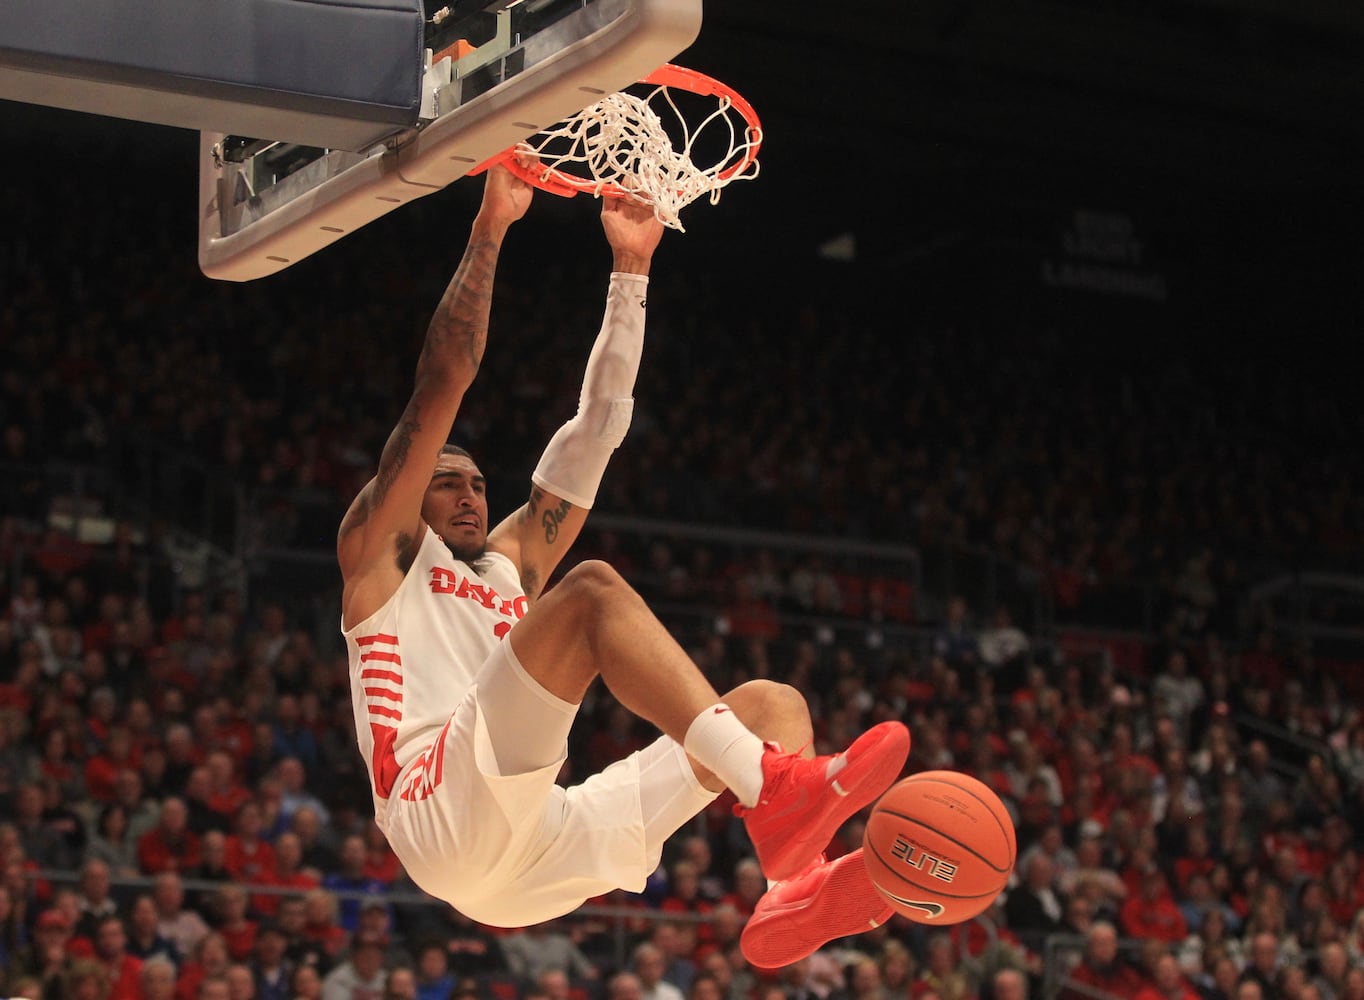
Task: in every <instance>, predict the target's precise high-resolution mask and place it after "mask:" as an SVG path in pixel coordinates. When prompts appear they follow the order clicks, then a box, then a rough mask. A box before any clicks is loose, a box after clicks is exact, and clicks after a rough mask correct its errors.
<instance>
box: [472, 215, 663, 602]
mask: <svg viewBox="0 0 1364 1000" xmlns="http://www.w3.org/2000/svg"><path fill="white" fill-rule="evenodd" d="M601 218H602V228H603V229H604V230H605V231H606V239H607V242H608V243H609V244H610V245H611V254H612V273H611V283H610V287H609V289H608V291H607V294H606V315H605V317H604V318H603V320H602V327H601V332H600V333H598V334H597V340H596V342H595V343H594V344H593V345H592V352H591V354H590V355H589V356H588V359H587V372H586V374H585V376H584V377H583V387H582V391H581V393H580V394H579V397H578V412H577V413H576V414H575V415H574V416H573V418H572V419H571V420H569V421H568V423H566V424H564V425H563V426H562V427H560V428H559V430H558V431H557V432H556V433H555V435H554V437H553V438H551V439H550V442H549V445H548V446H547V447H546V448H545V451H544V454H543V455H541V456H540V462H539V464H538V465H537V466H536V467H535V472H534V473H533V474H532V475H531V483H532V485H531V491H530V499H529V500H528V501H527V502H526V504H525V505H524V506H523V507H521V509H520V510H518V511H516V512H515V513H513V514H512V515H511V516H510V517H508V518H507V519H506V520H505V521H503V522H502V523H501V524H499V525H498V526H497V528H496V530H494V531H493V533H492V534H491V535H490V536H489V538H488V548H490V549H493V550H495V551H498V552H502V553H504V554H505V555H507V556H508V557H509V558H510V559H511V560H512V562H514V563H515V564H516V565H517V566H518V567H519V569H520V572H521V585H522V587H523V588H524V589H525V591H526V594H527V596H529V597H530V598H531V599H532V600H534V599H535V598H536V597H538V596H539V594H540V591H541V590H542V589H543V588H544V585H545V581H546V580H547V579H548V578H549V575H550V574H551V573H552V572H553V571H554V567H556V566H557V565H558V564H559V561H560V560H561V559H563V557H564V555H565V554H566V553H567V552H568V549H569V546H571V545H572V544H573V542H574V540H575V539H576V538H577V537H578V533H579V532H580V531H581V530H582V527H583V523H584V522H585V521H586V520H587V512H588V510H589V509H590V508H591V507H592V504H593V502H594V501H595V500H596V496H597V487H598V486H600V485H601V480H602V476H603V475H604V474H605V472H606V464H607V462H609V461H610V459H611V453H612V452H613V451H615V449H616V448H617V447H618V446H619V445H620V443H621V441H623V440H624V439H625V432H626V431H627V430H629V427H630V417H631V415H632V413H633V411H634V395H633V394H634V389H635V376H636V374H637V373H638V372H639V361H640V356H641V354H642V353H643V350H644V307H645V297H646V296H645V293H646V291H647V289H648V284H649V266H650V264H651V262H652V261H653V255H654V250H655V249H657V247H658V241H659V240H660V239H661V238H662V236H663V226H662V224H661V223H660V222H659V221H658V220H657V219H656V218H654V213H653V209H652V208H649V207H647V206H644V205H638V204H635V203H634V202H630V201H626V200H623V199H603V201H602V216H601Z"/></svg>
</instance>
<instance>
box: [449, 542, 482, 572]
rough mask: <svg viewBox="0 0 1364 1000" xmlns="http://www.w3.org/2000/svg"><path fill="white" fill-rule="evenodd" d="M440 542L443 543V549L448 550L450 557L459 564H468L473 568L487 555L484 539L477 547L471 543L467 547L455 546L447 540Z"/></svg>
mask: <svg viewBox="0 0 1364 1000" xmlns="http://www.w3.org/2000/svg"><path fill="white" fill-rule="evenodd" d="M441 541H442V542H444V543H445V547H446V548H447V549H449V550H450V554H451V555H452V556H454V557H455V558H456V559H458V560H459V561H460V562H464V563H468V564H469V565H470V566H475V564H477V563H478V562H479V561H480V560H482V558H483V557H484V556H485V555H487V554H488V540H487V539H486V538H485V539H483V541H481V542H479V543H478V544H477V545H474V544H472V543H471V544H469V545H456V544H455V543H454V542H452V541H450V540H449V539H448V538H442V539H441Z"/></svg>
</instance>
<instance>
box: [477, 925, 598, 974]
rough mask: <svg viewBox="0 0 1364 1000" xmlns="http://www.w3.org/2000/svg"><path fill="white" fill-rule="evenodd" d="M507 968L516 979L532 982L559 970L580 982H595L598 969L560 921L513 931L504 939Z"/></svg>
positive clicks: (503, 953) (504, 955) (503, 948)
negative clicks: (553, 970)
mask: <svg viewBox="0 0 1364 1000" xmlns="http://www.w3.org/2000/svg"><path fill="white" fill-rule="evenodd" d="M500 943H501V946H502V955H503V958H504V959H505V960H506V963H507V969H508V970H509V971H510V972H511V974H512V975H513V976H515V977H516V978H517V979H520V980H523V981H533V980H535V979H538V978H539V977H540V975H541V974H542V973H544V972H548V971H549V970H551V969H558V970H561V971H563V972H567V973H568V974H569V975H570V976H572V977H575V978H578V979H596V978H597V976H598V972H597V967H596V966H595V965H593V964H592V962H590V961H589V960H588V959H587V956H585V955H584V954H583V953H582V951H581V950H580V949H579V948H578V946H577V944H575V943H574V941H573V939H572V938H571V937H569V935H568V934H566V933H564V931H563V929H562V927H561V926H560V925H559V924H558V922H557V921H550V922H549V923H543V924H536V925H535V926H533V927H526V928H524V929H522V930H519V931H513V932H512V933H510V934H508V935H506V936H505V937H503V938H502V939H501V942H500Z"/></svg>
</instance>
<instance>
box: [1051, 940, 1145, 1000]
mask: <svg viewBox="0 0 1364 1000" xmlns="http://www.w3.org/2000/svg"><path fill="white" fill-rule="evenodd" d="M1072 981H1073V982H1074V983H1076V984H1078V986H1079V988H1078V989H1070V988H1066V989H1063V990H1062V993H1061V1000H1092V994H1091V993H1089V992H1088V991H1089V990H1097V991H1099V992H1100V993H1102V994H1108V995H1111V996H1114V997H1118V998H1120V1000H1133V998H1134V997H1135V996H1136V995H1137V992H1138V991H1139V990H1140V989H1142V986H1143V984H1142V979H1141V976H1140V975H1139V974H1138V973H1137V971H1136V969H1134V968H1132V966H1131V965H1129V964H1128V963H1127V962H1126V961H1125V960H1124V959H1123V958H1122V955H1121V954H1120V952H1119V951H1118V931H1117V928H1115V927H1114V926H1113V925H1112V924H1110V923H1106V922H1102V921H1101V922H1098V923H1095V924H1094V925H1093V926H1091V927H1090V929H1089V933H1088V934H1087V935H1086V937H1085V951H1084V956H1083V957H1082V958H1081V960H1080V964H1078V965H1077V966H1075V968H1073V969H1071V971H1070V975H1069V976H1068V977H1067V983H1070V982H1072Z"/></svg>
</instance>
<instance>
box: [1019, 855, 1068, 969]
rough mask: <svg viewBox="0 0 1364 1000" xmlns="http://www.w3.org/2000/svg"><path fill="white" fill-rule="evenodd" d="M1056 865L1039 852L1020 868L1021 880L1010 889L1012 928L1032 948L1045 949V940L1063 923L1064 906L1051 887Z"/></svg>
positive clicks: (1034, 949) (1036, 949)
mask: <svg viewBox="0 0 1364 1000" xmlns="http://www.w3.org/2000/svg"><path fill="white" fill-rule="evenodd" d="M1054 871H1055V868H1054V866H1053V864H1052V861H1051V858H1049V857H1048V856H1047V855H1046V854H1044V853H1041V852H1039V853H1036V854H1034V855H1033V856H1032V857H1031V858H1029V859H1028V863H1027V865H1026V866H1024V867H1023V868H1022V871H1021V875H1022V878H1021V881H1020V882H1019V884H1018V885H1017V886H1015V887H1014V888H1012V889H1010V890H1009V894H1008V900H1007V902H1006V904H1005V912H1006V913H1007V914H1008V918H1009V928H1010V930H1012V931H1013V932H1014V933H1015V934H1017V935H1018V938H1019V940H1020V941H1022V942H1023V944H1024V945H1026V946H1027V947H1028V948H1029V949H1031V950H1033V951H1041V950H1042V942H1043V939H1044V938H1045V937H1046V936H1047V935H1048V934H1051V933H1054V932H1055V931H1057V930H1058V929H1059V928H1060V926H1061V917H1062V915H1063V914H1064V907H1063V904H1062V901H1061V899H1060V897H1059V896H1058V895H1057V893H1056V891H1055V889H1054V888H1053V886H1052V876H1053V873H1054Z"/></svg>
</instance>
